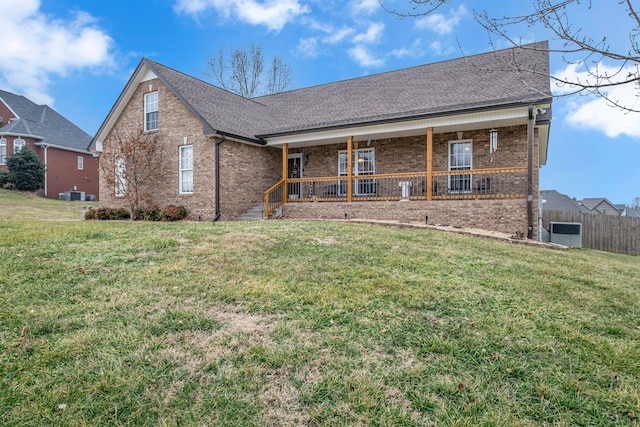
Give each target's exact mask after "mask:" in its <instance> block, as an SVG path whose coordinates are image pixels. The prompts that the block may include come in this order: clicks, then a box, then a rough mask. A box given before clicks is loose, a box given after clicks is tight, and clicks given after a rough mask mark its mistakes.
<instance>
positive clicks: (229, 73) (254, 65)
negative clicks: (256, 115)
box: [205, 44, 293, 98]
mask: <svg viewBox="0 0 640 427" xmlns="http://www.w3.org/2000/svg"><path fill="white" fill-rule="evenodd" d="M207 67H208V70H207V71H206V72H205V74H206V75H207V76H209V77H212V78H213V79H214V80H215V82H216V83H217V84H219V85H220V87H222V88H223V89H225V90H228V91H230V92H234V93H237V94H238V95H240V96H242V97H244V98H254V97H256V96H259V95H266V94H270V93H277V92H282V91H284V90H286V89H287V88H288V87H289V86H290V85H291V83H292V82H293V72H292V71H291V68H290V67H289V66H288V65H287V64H285V63H284V62H283V61H282V59H281V58H279V57H277V56H274V57H273V60H272V62H271V65H270V67H269V69H268V70H265V61H264V51H263V48H262V45H255V44H252V45H251V46H250V48H249V49H248V50H247V49H245V48H236V49H234V50H232V51H231V53H230V54H229V57H228V58H225V55H224V53H223V52H222V51H220V52H219V54H218V56H216V57H211V58H209V59H208V60H207Z"/></svg>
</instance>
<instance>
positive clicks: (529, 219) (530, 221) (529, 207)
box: [527, 105, 536, 240]
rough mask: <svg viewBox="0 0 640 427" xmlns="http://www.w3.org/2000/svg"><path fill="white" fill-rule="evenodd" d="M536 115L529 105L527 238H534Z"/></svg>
mask: <svg viewBox="0 0 640 427" xmlns="http://www.w3.org/2000/svg"><path fill="white" fill-rule="evenodd" d="M535 120H536V115H535V114H534V112H533V105H529V129H528V130H529V137H528V139H529V159H528V165H527V225H528V228H527V239H529V240H532V239H533V126H534V124H535Z"/></svg>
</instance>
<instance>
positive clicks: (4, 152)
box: [0, 138, 7, 165]
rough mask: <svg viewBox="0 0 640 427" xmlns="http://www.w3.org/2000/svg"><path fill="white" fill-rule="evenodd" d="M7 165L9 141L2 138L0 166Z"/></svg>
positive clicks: (0, 141)
mask: <svg viewBox="0 0 640 427" xmlns="http://www.w3.org/2000/svg"><path fill="white" fill-rule="evenodd" d="M6 163H7V139H6V138H0V165H4V164H6Z"/></svg>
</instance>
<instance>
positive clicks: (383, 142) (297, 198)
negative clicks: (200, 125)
mask: <svg viewBox="0 0 640 427" xmlns="http://www.w3.org/2000/svg"><path fill="white" fill-rule="evenodd" d="M491 117H492V118H493V117H495V116H494V115H492V116H491ZM532 124H533V121H529V120H527V119H526V118H523V117H518V118H511V119H508V120H507V119H505V120H502V121H500V120H495V121H492V123H490V124H489V125H487V123H486V121H484V122H482V121H480V122H472V123H469V122H468V123H466V124H465V125H464V127H462V126H456V125H455V124H454V125H449V126H442V127H438V128H435V127H426V128H423V129H413V130H411V129H410V130H401V131H398V132H392V131H387V132H384V133H382V132H381V133H376V132H373V131H371V129H366V131H367V132H365V129H363V130H359V131H360V132H361V133H360V134H359V135H357V136H355V137H354V136H350V135H348V134H347V135H345V136H335V137H331V138H329V137H327V135H325V134H322V135H319V136H316V135H297V136H295V137H294V136H289V137H283V139H282V140H281V144H278V146H279V147H281V149H282V175H281V176H282V179H281V180H280V181H279V182H277V183H276V184H275V185H274V186H273V187H271V188H270V189H269V190H268V191H267V192H266V193H265V194H264V213H265V216H267V217H269V216H270V215H273V213H274V212H276V211H277V210H278V209H281V210H282V214H283V215H284V216H286V217H291V218H317V219H345V218H346V219H363V220H365V219H371V220H392V221H408V222H421V223H424V222H425V221H426V220H428V221H429V223H430V224H447V225H453V226H460V227H476V228H484V229H487V230H496V231H501V232H505V233H511V234H515V233H516V232H518V233H526V234H530V233H532V232H533V233H535V230H533V228H534V227H533V226H532V225H533V221H535V219H534V218H533V214H532V213H533V212H536V209H537V208H536V206H537V200H534V198H533V197H531V196H532V195H533V194H536V192H537V186H538V183H537V182H538V173H537V172H538V168H539V165H540V162H539V160H540V158H539V150H541V149H540V147H539V145H538V130H537V129H534V127H533V126H532ZM402 129H404V128H402ZM343 135H344V133H343ZM313 138H315V139H313ZM273 145H275V143H274V144H273ZM530 223H531V224H530ZM532 237H533V236H532Z"/></svg>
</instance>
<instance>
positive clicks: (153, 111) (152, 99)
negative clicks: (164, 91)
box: [144, 92, 158, 131]
mask: <svg viewBox="0 0 640 427" xmlns="http://www.w3.org/2000/svg"><path fill="white" fill-rule="evenodd" d="M156 129H158V92H152V93H147V94H146V95H145V96H144V130H145V131H149V130H156Z"/></svg>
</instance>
